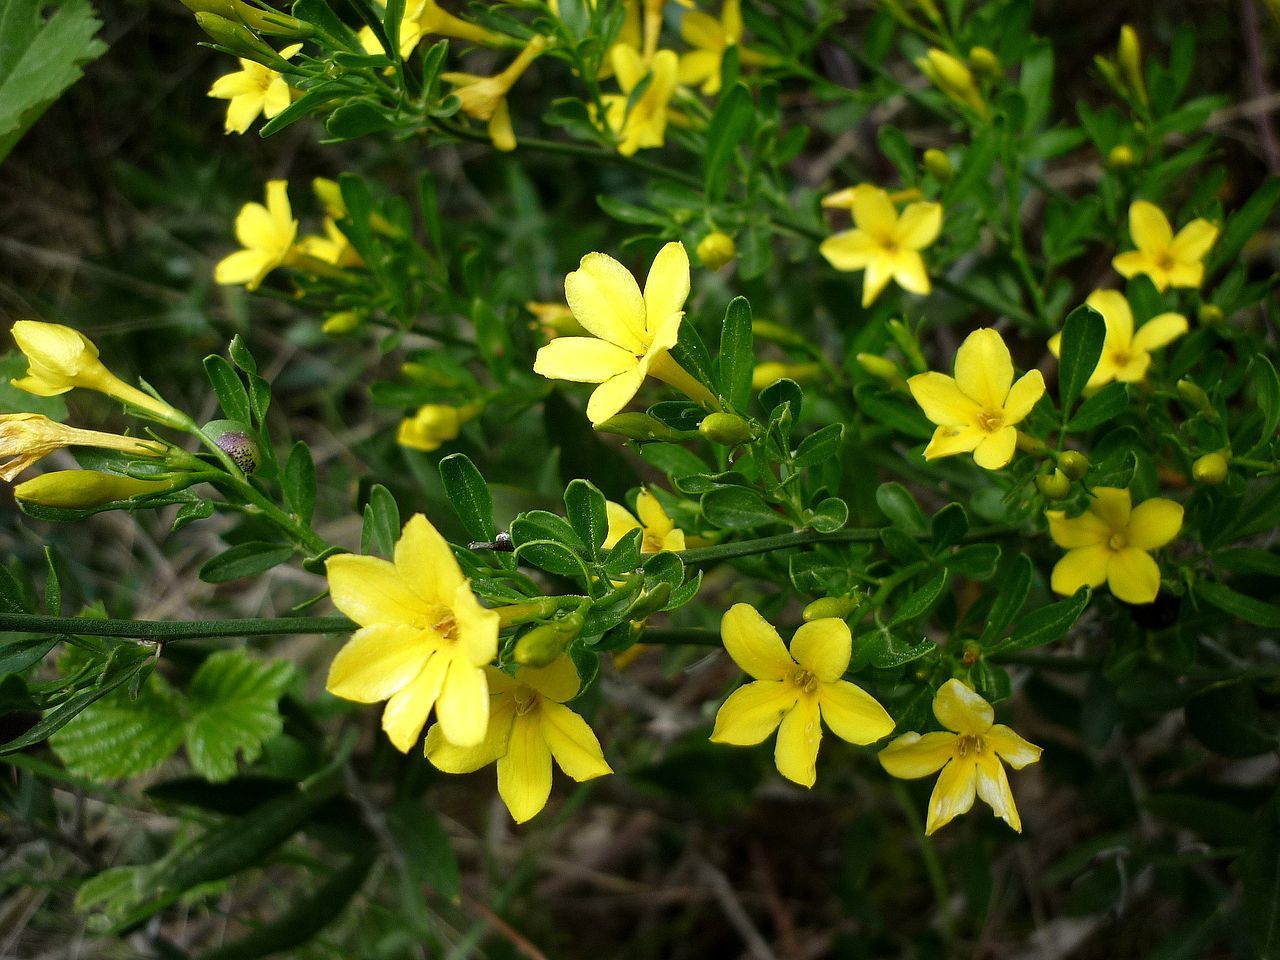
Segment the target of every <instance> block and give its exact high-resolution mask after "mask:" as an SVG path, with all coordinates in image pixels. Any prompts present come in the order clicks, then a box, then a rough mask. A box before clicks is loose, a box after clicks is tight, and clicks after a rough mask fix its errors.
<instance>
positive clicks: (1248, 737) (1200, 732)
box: [1183, 681, 1280, 757]
mask: <svg viewBox="0 0 1280 960" xmlns="http://www.w3.org/2000/svg"><path fill="white" fill-rule="evenodd" d="M1183 713H1184V714H1185V715H1186V718H1187V729H1188V730H1190V731H1191V733H1192V735H1193V736H1194V737H1195V738H1196V739H1197V740H1199V741H1200V742H1201V743H1203V744H1204V745H1205V746H1206V747H1208V748H1209V749H1210V750H1212V751H1213V752H1214V753H1217V754H1220V755H1222V756H1224V757H1256V756H1260V755H1262V754H1264V753H1271V752H1272V751H1274V750H1275V749H1276V747H1277V746H1280V739H1277V735H1276V730H1275V729H1274V727H1271V726H1269V725H1268V724H1267V722H1266V721H1265V720H1264V719H1263V717H1262V714H1261V711H1260V710H1259V709H1258V700H1257V697H1256V696H1254V693H1253V689H1252V688H1251V687H1250V686H1249V684H1247V683H1245V682H1244V681H1238V682H1235V683H1223V684H1219V685H1218V686H1214V687H1210V688H1209V689H1208V690H1205V691H1204V692H1203V693H1198V694H1196V695H1195V696H1194V697H1192V698H1191V699H1190V700H1188V701H1187V705H1186V706H1185V707H1184V708H1183Z"/></svg>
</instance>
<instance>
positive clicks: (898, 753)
mask: <svg viewBox="0 0 1280 960" xmlns="http://www.w3.org/2000/svg"><path fill="white" fill-rule="evenodd" d="M832 729H833V730H834V729H835V728H834V727H833V728H832ZM956 740H957V737H956V735H955V734H954V733H926V734H924V735H923V736H921V735H920V734H918V733H904V734H903V735H902V736H900V737H894V739H893V740H892V741H891V742H890V743H889V745H888V746H887V747H885V748H884V749H883V750H881V751H880V754H879V758H880V765H881V766H882V767H884V768H885V770H886V771H888V773H889V775H890V776H893V777H898V778H899V779H902V780H916V779H919V778H920V777H928V776H931V775H932V774H935V773H937V772H938V771H939V770H941V769H942V768H943V767H944V766H945V765H946V763H947V761H948V760H950V759H951V755H952V751H953V750H954V749H955V745H956Z"/></svg>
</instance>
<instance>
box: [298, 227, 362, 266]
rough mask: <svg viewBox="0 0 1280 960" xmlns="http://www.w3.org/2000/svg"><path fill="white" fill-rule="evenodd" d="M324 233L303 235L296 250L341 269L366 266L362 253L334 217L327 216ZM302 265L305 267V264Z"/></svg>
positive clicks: (305, 255)
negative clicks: (320, 234) (361, 257)
mask: <svg viewBox="0 0 1280 960" xmlns="http://www.w3.org/2000/svg"><path fill="white" fill-rule="evenodd" d="M324 233H325V235H324V236H323V237H321V236H317V235H315V234H313V235H311V236H309V237H303V238H302V239H301V240H299V241H298V245H297V247H295V250H296V251H297V252H298V253H300V254H302V255H303V256H304V257H314V258H315V259H317V260H319V261H320V262H321V263H327V264H329V265H330V266H334V267H338V268H341V269H346V268H349V267H363V266H364V261H363V260H362V259H360V254H359V253H357V252H356V248H355V247H353V246H352V245H351V241H350V240H348V239H347V235H346V234H345V233H343V232H342V231H341V230H340V229H339V228H338V225H337V224H336V223H335V222H334V221H333V218H332V217H325V220H324ZM301 266H304V267H305V264H301Z"/></svg>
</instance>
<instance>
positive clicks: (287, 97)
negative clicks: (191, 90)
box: [209, 43, 302, 133]
mask: <svg viewBox="0 0 1280 960" xmlns="http://www.w3.org/2000/svg"><path fill="white" fill-rule="evenodd" d="M301 49H302V44H300V43H296V44H294V45H293V46H291V47H285V48H284V49H283V50H281V51H280V56H281V58H283V59H285V60H288V59H289V58H290V57H292V56H294V54H296V53H297V52H298V51H299V50H301ZM209 96H211V97H214V98H216V99H218V100H229V101H230V103H228V104H227V121H226V132H227V133H244V132H245V131H246V130H248V129H249V127H250V126H252V124H253V121H254V120H257V119H258V115H259V114H261V115H262V116H264V117H266V118H267V119H268V120H270V119H271V118H272V117H274V116H276V115H277V114H279V113H280V112H281V111H282V110H284V108H285V107H287V106H288V105H289V104H290V102H292V100H293V91H292V90H291V89H290V88H289V84H287V83H285V80H284V77H282V76H281V75H280V74H278V73H276V71H274V70H272V69H271V68H270V67H264V66H263V65H262V64H260V63H256V62H255V61H253V60H245V59H243V58H241V60H240V70H239V71H238V72H236V73H228V74H226V75H225V76H221V77H219V78H218V79H217V80H215V81H214V82H213V86H212V87H210V88H209Z"/></svg>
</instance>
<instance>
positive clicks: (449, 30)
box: [360, 0, 502, 58]
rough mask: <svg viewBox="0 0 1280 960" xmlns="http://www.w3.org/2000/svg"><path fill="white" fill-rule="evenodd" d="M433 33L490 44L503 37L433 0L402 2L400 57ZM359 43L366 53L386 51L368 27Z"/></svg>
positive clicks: (411, 51) (404, 55) (407, 53)
mask: <svg viewBox="0 0 1280 960" xmlns="http://www.w3.org/2000/svg"><path fill="white" fill-rule="evenodd" d="M433 35H434V36H439V37H450V38H452V39H454V40H470V41H471V42H472V43H478V44H481V45H482V46H492V45H494V44H499V43H501V42H502V37H500V36H498V35H497V34H496V33H493V32H491V31H489V30H486V29H484V27H478V26H476V25H475V24H474V23H468V22H467V21H465V20H463V19H461V18H460V17H455V16H454V15H453V14H452V13H448V12H446V11H445V10H442V9H441V8H440V5H439V4H438V3H436V2H435V0H419V2H417V3H414V2H410V3H407V4H405V7H404V15H403V17H402V18H401V20H400V56H401V58H404V57H407V56H409V54H411V53H413V51H414V48H415V47H417V46H418V44H419V43H421V42H422V38H423V37H426V36H433ZM360 44H361V46H363V47H364V49H365V50H366V51H367V52H368V53H374V54H376V53H384V52H385V51H384V50H383V49H382V44H381V43H379V42H378V38H377V37H376V36H374V33H373V31H372V30H370V29H369V28H368V27H364V28H363V29H361V31H360Z"/></svg>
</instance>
